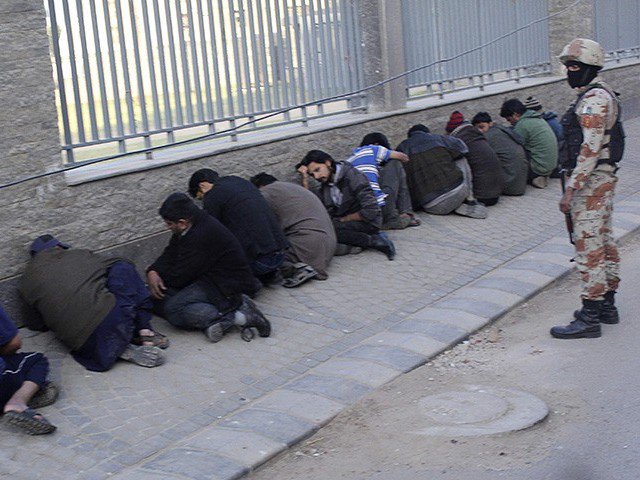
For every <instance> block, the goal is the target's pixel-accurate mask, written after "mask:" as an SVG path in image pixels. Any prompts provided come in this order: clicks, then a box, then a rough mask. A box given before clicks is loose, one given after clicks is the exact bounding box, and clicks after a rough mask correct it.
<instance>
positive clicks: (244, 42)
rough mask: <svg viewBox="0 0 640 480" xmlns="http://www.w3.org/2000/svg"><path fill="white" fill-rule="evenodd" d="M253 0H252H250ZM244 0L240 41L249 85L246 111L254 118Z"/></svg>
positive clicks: (239, 0)
mask: <svg viewBox="0 0 640 480" xmlns="http://www.w3.org/2000/svg"><path fill="white" fill-rule="evenodd" d="M249 1H251V0H249ZM244 8H245V7H244V1H243V0H238V20H239V21H240V35H239V37H240V38H239V40H238V41H239V42H240V48H241V49H242V53H241V55H242V66H243V69H242V70H243V71H244V79H245V82H246V86H247V102H248V104H249V110H248V111H247V112H246V113H248V114H249V118H250V119H252V118H253V115H251V114H253V113H254V112H255V111H256V105H255V103H254V101H253V82H252V81H251V66H250V65H249V47H248V45H247V20H246V18H245V15H244Z"/></svg>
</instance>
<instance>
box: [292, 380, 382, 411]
mask: <svg viewBox="0 0 640 480" xmlns="http://www.w3.org/2000/svg"><path fill="white" fill-rule="evenodd" d="M287 389H289V390H297V391H301V392H308V393H315V394H318V395H323V396H325V397H328V398H332V399H334V400H337V401H339V402H343V403H347V404H348V403H353V402H355V401H356V400H358V399H360V398H361V397H363V396H364V395H366V394H367V393H369V392H370V391H372V388H371V387H368V386H366V385H363V384H361V383H358V382H354V381H351V380H347V379H344V378H340V377H327V376H320V375H313V374H307V375H305V376H304V377H302V378H299V379H297V380H294V381H293V382H291V383H290V384H288V385H287Z"/></svg>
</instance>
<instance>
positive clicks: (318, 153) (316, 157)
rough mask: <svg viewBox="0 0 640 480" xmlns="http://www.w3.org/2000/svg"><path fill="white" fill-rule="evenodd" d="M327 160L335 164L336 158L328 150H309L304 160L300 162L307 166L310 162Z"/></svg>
mask: <svg viewBox="0 0 640 480" xmlns="http://www.w3.org/2000/svg"><path fill="white" fill-rule="evenodd" d="M327 160H329V161H330V162H331V166H333V165H334V164H335V160H334V159H333V157H331V155H329V154H328V153H327V152H323V151H322V150H309V151H308V152H307V154H306V155H305V156H304V158H303V159H302V161H301V162H300V164H301V165H304V166H305V167H308V166H309V164H310V163H312V162H313V163H324V162H326V161H327Z"/></svg>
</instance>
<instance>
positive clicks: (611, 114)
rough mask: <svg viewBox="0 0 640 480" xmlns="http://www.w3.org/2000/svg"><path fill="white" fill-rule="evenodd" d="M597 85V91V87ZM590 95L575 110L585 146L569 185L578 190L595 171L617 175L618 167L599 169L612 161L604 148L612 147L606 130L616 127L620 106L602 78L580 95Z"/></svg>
mask: <svg viewBox="0 0 640 480" xmlns="http://www.w3.org/2000/svg"><path fill="white" fill-rule="evenodd" d="M594 84H597V85H598V86H597V87H594ZM586 90H588V91H587V93H586V94H584V95H583V96H582V98H580V100H579V101H578V103H577V104H576V106H575V112H576V115H577V116H578V119H579V121H580V126H581V127H582V134H583V137H584V139H583V142H582V145H581V146H580V154H579V155H578V159H577V161H576V167H575V168H574V170H573V173H572V175H571V178H570V179H569V182H568V184H567V186H568V187H571V188H573V189H574V190H580V189H581V188H582V187H584V185H585V182H586V180H587V178H588V177H589V174H590V173H591V172H593V171H594V170H596V169H597V170H609V171H613V170H614V167H613V166H611V165H608V164H606V163H603V164H600V165H598V160H599V159H607V158H609V149H608V148H606V147H605V148H603V145H606V144H608V143H609V139H610V138H609V137H610V135H608V134H605V130H609V129H611V128H612V127H613V125H614V124H615V122H616V119H617V118H618V103H617V102H616V100H615V94H614V93H613V90H611V87H609V86H608V85H607V84H606V83H604V82H603V81H602V80H601V79H600V78H599V77H596V78H594V79H593V81H592V82H591V83H590V84H589V85H587V86H585V87H581V88H580V89H579V90H578V91H582V92H584V91H586Z"/></svg>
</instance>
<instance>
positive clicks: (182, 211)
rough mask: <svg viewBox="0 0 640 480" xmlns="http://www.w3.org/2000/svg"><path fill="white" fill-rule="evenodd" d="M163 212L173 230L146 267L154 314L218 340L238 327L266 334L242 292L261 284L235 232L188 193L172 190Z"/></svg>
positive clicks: (247, 335)
mask: <svg viewBox="0 0 640 480" xmlns="http://www.w3.org/2000/svg"><path fill="white" fill-rule="evenodd" d="M159 213H160V216H161V217H162V219H163V220H164V222H165V224H166V225H167V228H168V229H169V230H171V231H172V232H173V235H172V237H171V240H170V241H169V245H167V247H166V248H165V249H164V252H162V255H160V257H158V258H157V259H156V261H155V262H153V264H152V265H151V266H150V267H149V268H147V283H148V284H149V289H150V290H151V296H152V297H153V299H154V310H155V311H156V313H157V314H158V315H160V316H161V317H164V318H165V319H167V321H169V323H171V324H172V325H174V326H176V327H179V328H185V329H193V330H202V331H203V332H204V333H205V335H206V336H207V338H208V339H209V340H210V341H211V342H214V343H215V342H218V341H220V340H221V339H222V337H223V336H224V335H225V333H227V332H228V331H229V330H231V329H232V328H233V327H234V326H237V327H239V328H240V329H241V330H242V338H243V339H245V340H247V341H249V340H251V338H253V331H252V330H251V328H252V327H255V328H256V329H257V330H258V334H259V335H260V336H261V337H268V336H269V335H270V333H271V325H270V323H269V321H268V320H267V319H266V318H265V317H264V315H262V313H261V312H260V311H259V310H258V309H257V307H256V306H255V304H254V303H253V302H252V301H251V300H250V299H249V298H248V297H247V295H244V294H249V295H253V294H254V293H255V292H257V290H258V289H259V283H258V281H257V279H256V278H255V277H254V276H253V273H252V272H251V268H250V267H249V262H248V260H247V257H246V256H245V254H244V251H243V250H242V246H241V245H240V242H238V240H237V239H236V237H235V236H234V235H233V234H232V233H231V232H230V231H229V230H228V229H227V228H226V227H225V226H224V225H222V224H221V223H220V222H219V221H218V220H216V219H215V218H213V217H212V216H211V215H209V214H208V213H207V212H205V211H203V210H201V209H199V208H198V207H197V206H196V205H195V203H193V201H192V200H191V199H190V198H189V197H188V196H187V195H185V194H184V193H173V194H171V195H169V197H168V198H167V199H166V200H165V201H164V203H163V204H162V206H161V207H160V211H159Z"/></svg>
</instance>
